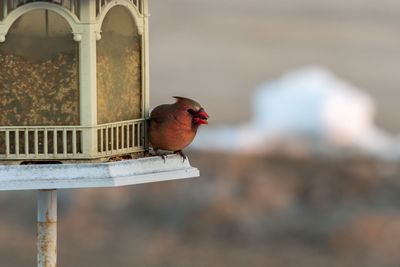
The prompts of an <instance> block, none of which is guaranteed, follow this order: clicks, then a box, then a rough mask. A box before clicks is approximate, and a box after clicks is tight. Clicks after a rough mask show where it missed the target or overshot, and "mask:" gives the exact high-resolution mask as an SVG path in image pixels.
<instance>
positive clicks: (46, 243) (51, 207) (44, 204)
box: [37, 189, 57, 267]
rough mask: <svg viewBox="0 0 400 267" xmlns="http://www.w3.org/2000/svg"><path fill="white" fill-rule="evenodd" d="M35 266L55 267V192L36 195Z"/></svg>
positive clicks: (39, 192)
mask: <svg viewBox="0 0 400 267" xmlns="http://www.w3.org/2000/svg"><path fill="white" fill-rule="evenodd" d="M37 205H38V210H37V211H38V213H37V231H38V232H37V266H38V267H56V266H57V190H55V189H51V190H39V191H38V195H37Z"/></svg>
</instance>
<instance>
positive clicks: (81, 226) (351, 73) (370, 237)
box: [0, 0, 400, 267]
mask: <svg viewBox="0 0 400 267" xmlns="http://www.w3.org/2000/svg"><path fill="white" fill-rule="evenodd" d="M150 2H151V5H150V7H151V14H152V16H151V42H152V43H151V71H152V73H151V82H152V85H151V90H152V91H151V100H152V105H153V106H155V105H158V104H160V103H164V102H169V101H171V99H170V96H172V95H185V96H190V97H193V98H195V99H198V100H199V101H200V102H201V103H204V106H205V107H206V108H207V111H209V113H210V115H211V116H212V118H211V122H212V123H213V124H218V123H237V122H242V121H244V120H247V119H248V118H249V117H250V114H249V108H250V107H249V101H248V98H249V96H250V94H251V93H252V91H253V89H254V88H255V87H256V86H258V85H259V84H260V83H263V82H264V81H265V80H268V79H274V78H276V77H277V76H279V75H280V74H281V73H283V72H285V71H287V70H288V69H292V68H298V67H301V66H303V65H308V64H311V63H320V64H324V65H327V66H328V67H330V68H332V69H333V70H334V71H335V72H336V73H337V74H338V75H339V76H340V77H343V78H345V79H347V80H350V81H352V82H354V84H355V85H357V86H359V87H361V88H365V89H366V90H367V91H368V92H370V93H371V94H372V95H373V96H374V98H375V99H376V101H377V104H378V109H379V111H378V112H379V114H378V116H379V117H378V120H379V124H380V125H381V126H384V128H386V129H389V130H391V131H398V130H399V128H400V127H399V125H398V123H397V121H398V115H399V114H398V110H397V102H398V99H399V91H398V88H397V85H398V84H399V82H400V75H398V70H399V69H400V33H399V30H398V28H399V27H398V26H399V24H400V2H398V1H397V0H380V1H378V0H374V1H372V0H350V1H349V0H337V1H320V0H301V1H296V0H247V1H239V0H190V1H186V0H180V1H178V0H168V1H165V0H150ZM295 154H296V155H297V156H296V157H293V156H286V155H269V156H266V155H265V156H257V157H255V156H240V155H229V154H210V153H200V152H197V153H196V152H193V151H192V152H189V156H190V159H191V163H192V165H194V166H196V167H198V168H199V169H200V170H201V174H202V177H201V178H197V179H191V180H184V181H174V182H164V183H156V184H149V185H138V186H135V187H126V188H121V189H96V190H74V191H61V192H59V195H60V203H59V251H58V252H59V266H77V267H80V266H84V267H92V266H96V267H103V266H104V267H106V266H107V267H109V266H121V267H122V266H143V267H169V266H171V267H172V266H173V267H188V266H190V267H204V266H208V267H226V266H229V267H243V266H252V267H253V266H254V267H258V266H259V267H265V266H274V267H280V266H281V267H290V266H296V267H302V266H304V267H305V266H307V267H308V266H326V267H339V266H340V267H354V266H363V267H376V266H379V267H392V266H393V267H395V266H399V265H400V257H399V255H398V253H397V248H398V247H399V246H400V244H399V240H400V212H399V207H400V181H399V179H398V177H399V175H400V164H399V163H398V162H383V161H379V160H376V159H370V158H367V157H359V156H345V155H341V156H338V157H333V158H327V157H321V156H318V155H310V154H307V153H303V151H298V153H295ZM35 197H36V195H35V192H18V193H15V192H1V193H0V210H1V214H2V215H1V216H0V258H1V261H2V263H1V264H0V265H1V266H7V267H20V266H34V265H35V255H36V250H35V249H36V248H35V240H36V229H35V221H36V202H35V199H36V198H35Z"/></svg>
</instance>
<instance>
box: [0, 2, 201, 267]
mask: <svg viewBox="0 0 400 267" xmlns="http://www.w3.org/2000/svg"><path fill="white" fill-rule="evenodd" d="M147 2H148V0H46V1H44V0H43V1H37V0H36V1H35V0H0V191H3V190H38V198H37V202H38V221H37V224H38V266H41V267H42V266H56V250H57V249H56V244H57V242H56V236H57V235H56V232H57V227H56V226H57V194H56V189H61V188H94V187H117V186H125V185H132V184H139V183H148V182H155V181H165V180H172V179H181V178H190V177H196V176H198V175H199V172H198V170H197V169H196V168H193V167H191V166H190V164H189V162H188V160H185V161H182V158H181V157H180V156H177V155H170V156H168V157H167V158H166V159H164V160H163V159H161V158H160V157H144V152H145V151H146V148H147V138H146V136H147V133H146V119H147V118H148V113H149V64H148V61H149V57H148V3H147ZM110 159H111V160H110ZM116 159H118V161H117V160H116ZM106 161H107V162H106ZM23 163H28V164H23ZM38 163H41V164H38ZM50 163H62V164H50ZM20 164H21V165H20Z"/></svg>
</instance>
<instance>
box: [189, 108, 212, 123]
mask: <svg viewBox="0 0 400 267" xmlns="http://www.w3.org/2000/svg"><path fill="white" fill-rule="evenodd" d="M208 118H210V116H209V115H208V114H207V112H206V111H205V110H204V109H203V108H202V109H200V110H199V111H198V112H197V113H196V115H195V116H194V118H193V120H194V121H195V122H196V123H198V124H208V121H207V120H208Z"/></svg>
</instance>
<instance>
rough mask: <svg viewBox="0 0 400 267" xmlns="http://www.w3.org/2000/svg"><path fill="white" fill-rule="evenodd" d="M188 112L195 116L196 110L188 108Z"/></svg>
mask: <svg viewBox="0 0 400 267" xmlns="http://www.w3.org/2000/svg"><path fill="white" fill-rule="evenodd" d="M187 112H189V113H190V115H192V116H194V115H195V114H196V111H194V110H193V109H191V108H190V109H188V110H187Z"/></svg>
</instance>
